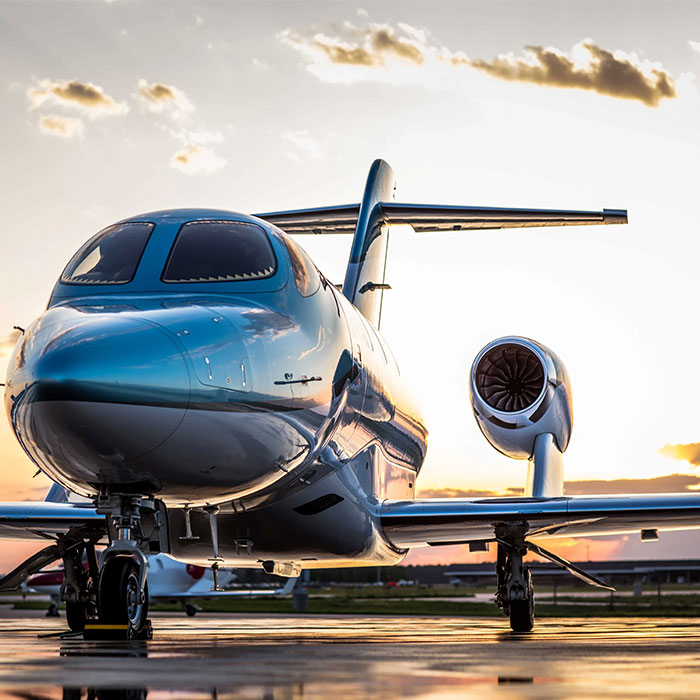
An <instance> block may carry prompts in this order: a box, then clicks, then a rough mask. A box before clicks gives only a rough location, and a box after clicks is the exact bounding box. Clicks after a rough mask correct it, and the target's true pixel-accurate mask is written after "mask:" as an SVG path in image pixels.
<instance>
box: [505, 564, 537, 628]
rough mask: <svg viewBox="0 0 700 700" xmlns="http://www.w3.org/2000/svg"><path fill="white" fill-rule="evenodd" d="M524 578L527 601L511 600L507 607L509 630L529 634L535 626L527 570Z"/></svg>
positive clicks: (530, 584) (530, 583) (530, 580)
mask: <svg viewBox="0 0 700 700" xmlns="http://www.w3.org/2000/svg"><path fill="white" fill-rule="evenodd" d="M525 577H526V580H527V583H528V586H527V591H528V597H527V600H511V601H510V603H509V605H508V614H509V616H510V628H511V629H512V630H513V632H531V631H532V628H533V627H534V626H535V592H534V590H533V588H532V577H531V575H530V570H529V569H525Z"/></svg>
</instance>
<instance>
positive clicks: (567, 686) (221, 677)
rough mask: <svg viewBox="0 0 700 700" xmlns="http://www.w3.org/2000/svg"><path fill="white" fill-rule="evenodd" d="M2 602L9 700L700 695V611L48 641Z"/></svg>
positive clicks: (1, 686)
mask: <svg viewBox="0 0 700 700" xmlns="http://www.w3.org/2000/svg"><path fill="white" fill-rule="evenodd" d="M60 622H61V621H57V620H50V619H48V620H47V619H46V618H43V617H36V616H35V617H30V618H20V617H14V616H13V617H11V618H10V617H6V618H2V610H0V649H2V655H1V657H0V700H3V699H5V698H7V699H9V698H16V699H20V698H21V699H23V700H59V699H61V698H63V699H65V700H97V699H110V700H116V699H117V698H120V699H121V698H123V699H124V700H127V699H131V698H134V699H136V698H138V699H145V698H148V700H160V699H163V700H165V699H169V698H176V697H177V698H192V699H193V700H195V699H196V700H199V699H200V698H201V699H204V698H211V699H215V700H219V699H223V698H231V699H234V698H235V699H236V700H240V699H245V700H247V699H248V698H266V699H269V700H301V699H304V700H309V699H311V700H317V699H321V698H323V699H324V700H325V699H326V698H333V699H334V700H336V699H337V700H340V699H344V698H348V699H350V700H355V699H358V700H359V699H360V698H415V699H416V700H446V699H447V698H458V697H459V698H485V699H486V700H489V699H490V698H508V699H516V698H569V697H576V698H613V697H614V698H616V699H618V700H619V699H620V698H632V697H634V698H646V697H654V698H657V697H676V698H685V697H697V688H698V687H700V663H698V661H700V631H699V630H700V626H699V625H698V622H700V621H699V620H697V619H692V620H688V619H683V620H671V619H604V620H602V619H561V620H541V621H540V622H539V625H538V627H537V628H536V630H535V632H533V633H532V634H528V635H513V634H511V633H509V632H507V631H506V629H505V624H506V621H505V620H504V619H496V618H493V619H486V618H476V619H466V618H454V617H449V618H448V617H444V618H434V617H433V618H427V617H423V618H411V617H354V616H337V617H331V616H324V617H315V616H292V615H277V616H275V615H265V616H262V615H199V616H197V617H196V618H194V619H191V618H185V617H184V616H183V617H181V616H179V615H176V614H167V615H166V614H163V615H156V616H154V626H155V628H156V634H155V636H154V639H153V640H151V641H148V642H95V641H93V642H87V641H83V640H82V639H79V638H69V639H59V638H39V637H38V636H37V635H38V634H41V633H47V632H50V631H51V630H52V629H57V627H56V626H57V625H58V624H60Z"/></svg>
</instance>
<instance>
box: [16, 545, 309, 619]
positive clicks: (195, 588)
mask: <svg viewBox="0 0 700 700" xmlns="http://www.w3.org/2000/svg"><path fill="white" fill-rule="evenodd" d="M147 559H148V602H149V604H153V605H157V604H159V603H182V608H183V610H184V611H185V613H186V614H187V615H188V616H189V617H193V616H194V615H195V614H196V613H197V610H198V608H197V605H196V601H197V600H203V599H205V598H221V597H223V598H241V597H246V598H251V597H262V596H280V595H286V594H289V593H291V592H292V589H293V587H294V585H295V583H296V579H293V578H290V579H287V583H286V584H285V586H284V587H283V588H264V589H253V588H250V589H248V588H238V589H235V590H231V589H228V588H227V586H229V585H231V584H232V583H233V581H234V580H235V578H236V575H235V574H234V572H233V571H232V570H231V569H220V570H219V571H218V577H217V578H218V585H219V589H215V588H214V575H213V573H212V571H211V570H210V569H205V568H204V567H203V566H198V565H197V564H183V563H182V562H179V561H177V560H175V559H173V558H172V557H170V556H168V555H167V554H148V555H147ZM64 580H65V572H64V570H63V568H62V567H60V568H55V569H49V570H44V569H42V570H41V571H39V572H38V573H36V574H32V575H31V576H29V578H27V579H26V581H24V583H23V584H22V590H23V591H28V592H32V593H41V594H43V595H48V596H49V597H50V600H51V602H50V604H49V612H48V614H49V615H50V616H57V615H58V603H59V601H60V596H61V587H62V586H63V583H64Z"/></svg>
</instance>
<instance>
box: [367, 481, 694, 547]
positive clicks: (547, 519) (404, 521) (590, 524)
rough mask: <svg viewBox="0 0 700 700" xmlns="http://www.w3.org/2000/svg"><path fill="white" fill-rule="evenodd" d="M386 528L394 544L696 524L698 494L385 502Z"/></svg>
mask: <svg viewBox="0 0 700 700" xmlns="http://www.w3.org/2000/svg"><path fill="white" fill-rule="evenodd" d="M380 514H381V521H382V526H383V528H384V533H385V534H386V536H387V537H388V538H389V540H390V541H391V542H392V544H394V545H395V546H396V547H399V548H405V547H420V546H426V545H428V546H437V545H449V544H466V543H468V542H474V541H483V540H494V539H496V538H499V537H503V536H507V535H508V533H510V532H513V531H514V530H517V531H519V532H522V533H523V534H524V535H525V537H528V538H529V537H538V538H539V537H552V536H566V537H583V536H594V535H613V534H623V533H630V532H641V531H642V530H689V529H698V528H700V493H697V494H696V493H681V494H671V493H669V494H667V493H664V494H643V495H629V496H618V495H615V496H576V497H566V496H564V497H561V498H547V499H536V498H475V499H459V498H445V499H415V500H412V501H384V503H383V504H382V506H381V512H380Z"/></svg>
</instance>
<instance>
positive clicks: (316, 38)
mask: <svg viewBox="0 0 700 700" xmlns="http://www.w3.org/2000/svg"><path fill="white" fill-rule="evenodd" d="M336 29H337V34H336V35H334V36H330V35H328V34H324V33H323V32H311V33H309V32H307V33H304V32H300V31H297V30H294V29H285V30H283V31H282V32H280V33H279V34H278V35H277V38H278V40H279V41H281V42H282V43H284V44H287V45H288V46H291V47H292V48H294V49H295V50H296V51H298V52H299V53H301V54H302V55H303V56H304V57H305V59H306V61H307V67H308V69H309V70H310V71H311V72H312V73H314V74H315V75H316V76H317V77H319V78H321V79H322V80H327V81H329V82H354V81H356V80H387V81H390V82H406V81H409V82H410V81H413V82H415V80H416V79H417V78H418V79H419V80H422V78H419V76H418V74H416V73H415V72H414V73H413V77H411V76H410V75H406V74H404V75H403V76H401V75H398V74H397V69H401V68H402V67H403V68H406V67H410V68H415V67H416V66H422V65H428V64H433V65H434V64H437V63H451V64H453V65H456V64H458V63H463V62H466V61H467V58H466V56H465V55H464V54H462V53H452V52H450V51H449V50H448V49H446V48H444V47H437V46H432V45H430V44H429V43H428V33H427V32H426V31H425V30H422V29H417V28H416V27H412V26H411V25H409V24H405V23H399V24H397V26H396V27H394V26H392V25H390V24H379V23H376V22H370V23H369V24H367V26H365V27H358V26H356V25H354V24H352V23H351V22H344V23H343V24H342V25H341V26H340V27H337V28H336ZM333 67H335V68H336V69H338V68H340V69H341V70H340V71H339V70H331V69H332V68H333ZM357 69H361V70H357ZM399 72H400V70H399Z"/></svg>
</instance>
